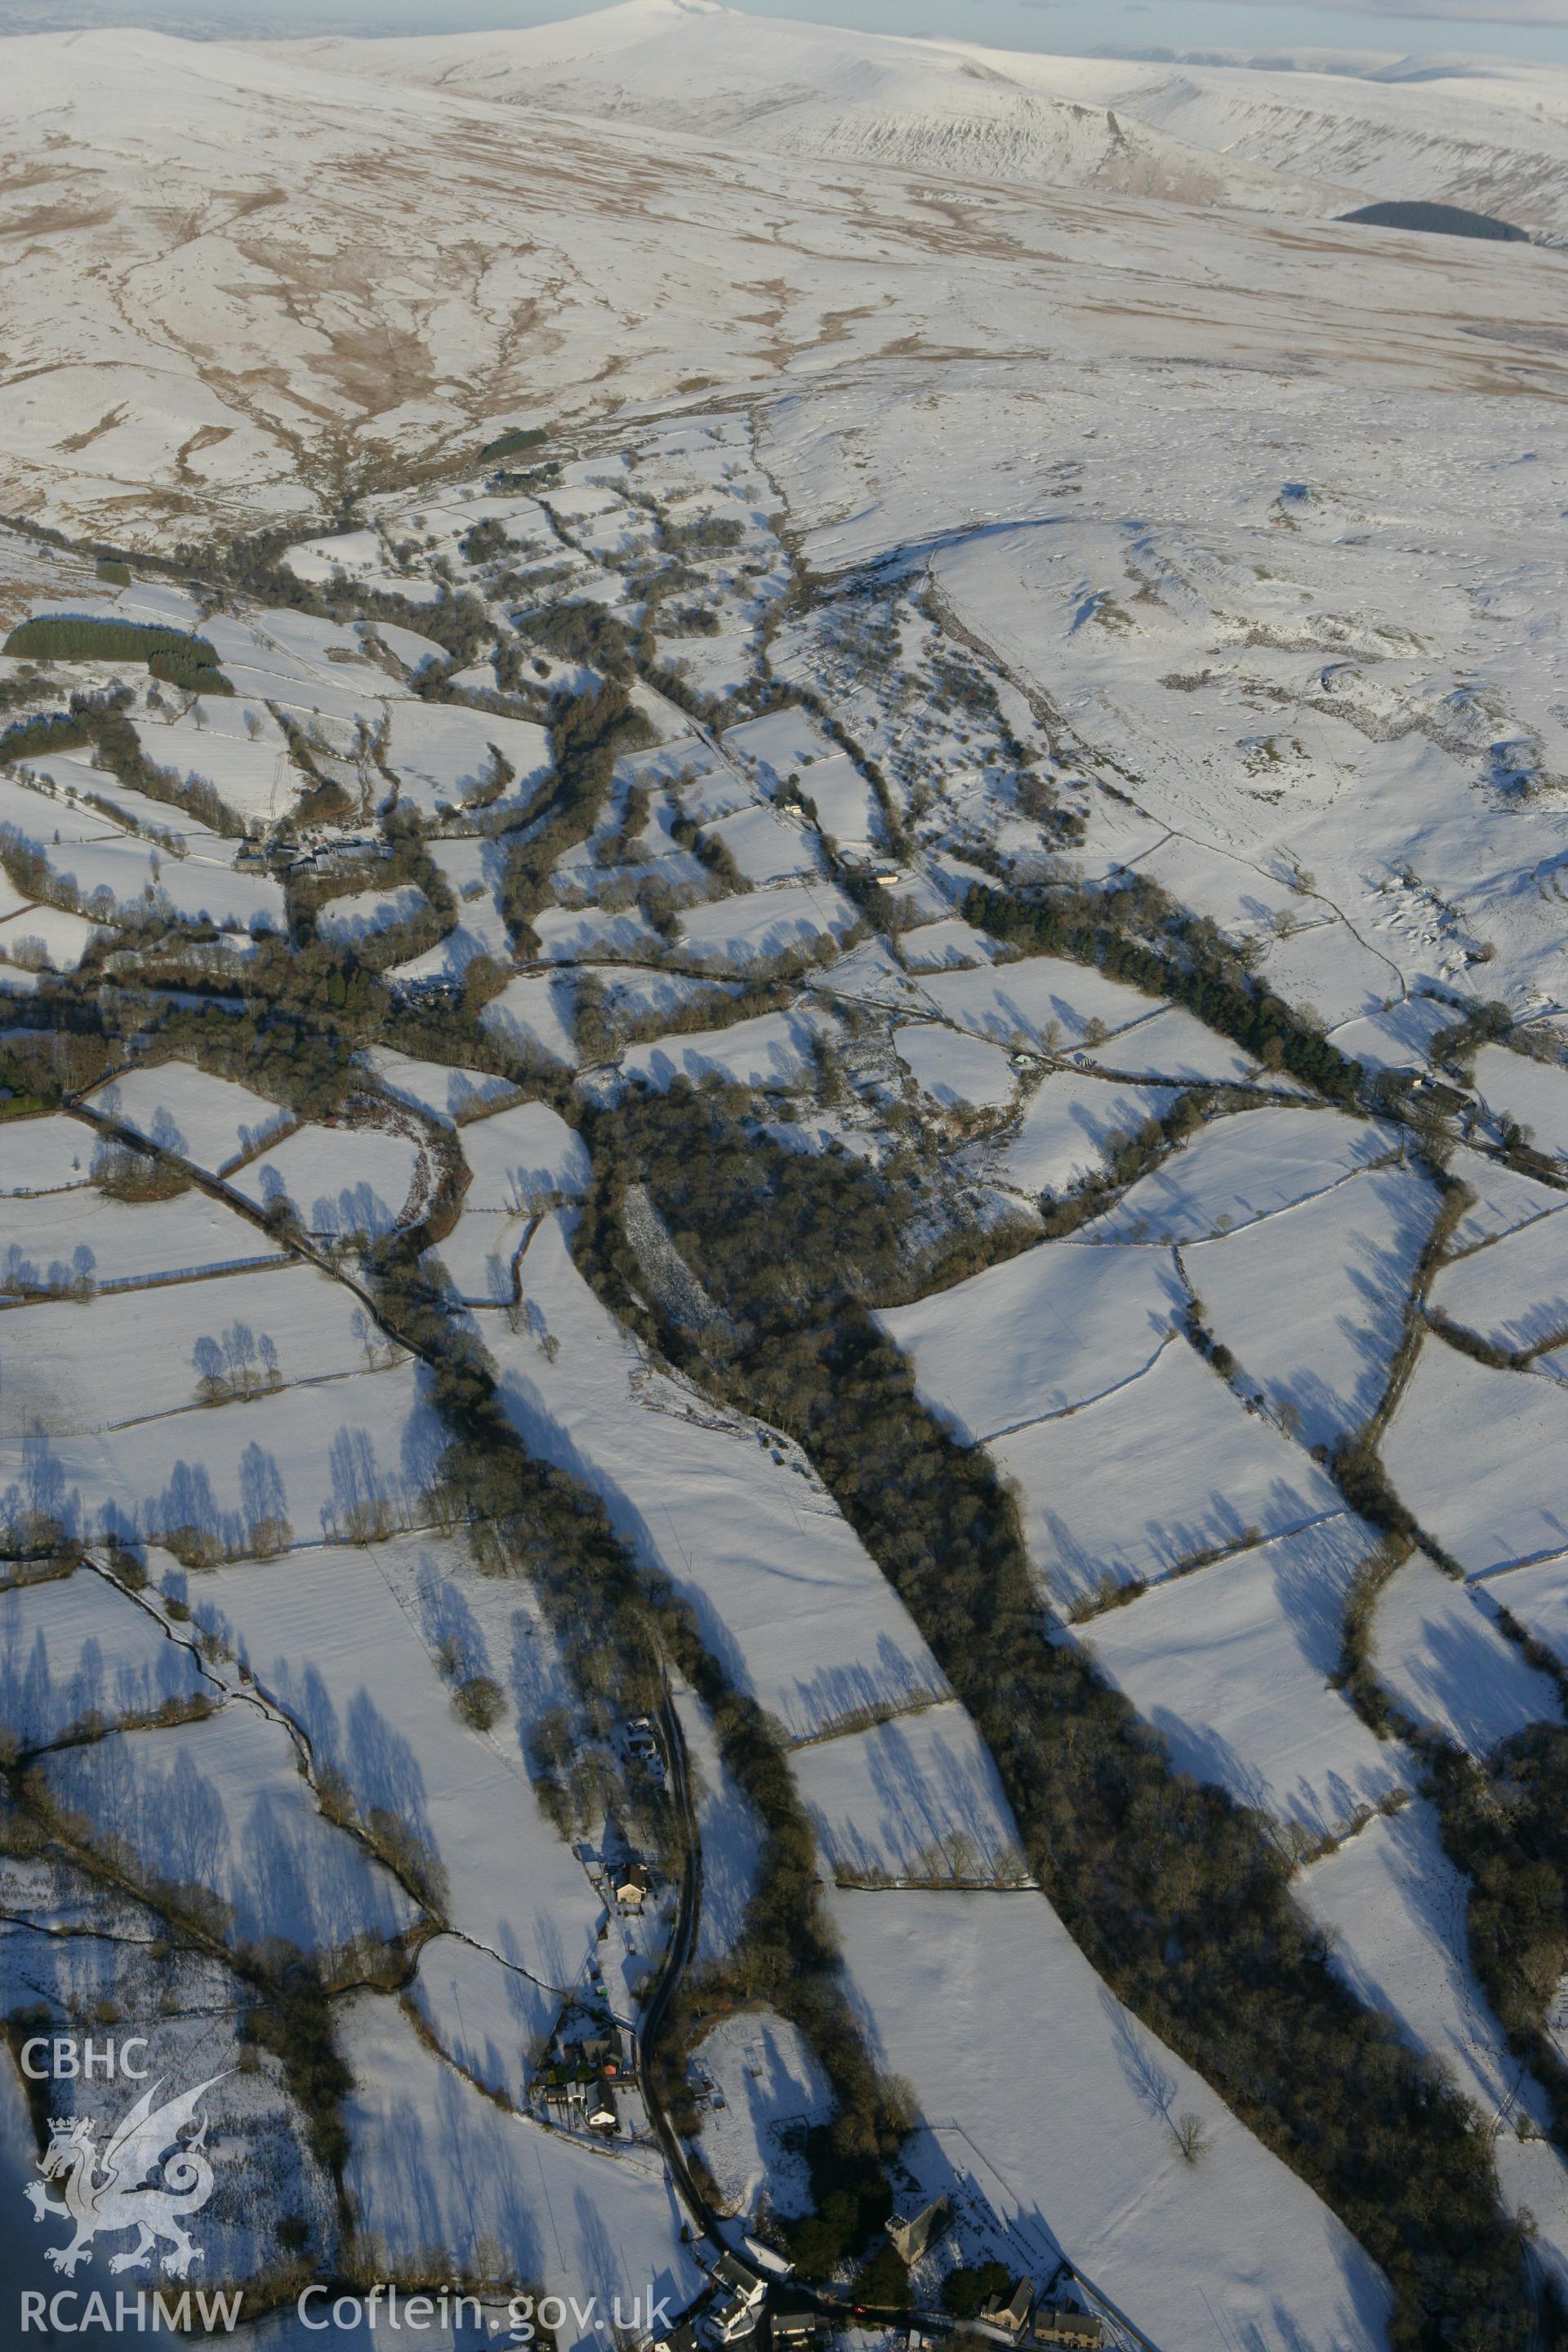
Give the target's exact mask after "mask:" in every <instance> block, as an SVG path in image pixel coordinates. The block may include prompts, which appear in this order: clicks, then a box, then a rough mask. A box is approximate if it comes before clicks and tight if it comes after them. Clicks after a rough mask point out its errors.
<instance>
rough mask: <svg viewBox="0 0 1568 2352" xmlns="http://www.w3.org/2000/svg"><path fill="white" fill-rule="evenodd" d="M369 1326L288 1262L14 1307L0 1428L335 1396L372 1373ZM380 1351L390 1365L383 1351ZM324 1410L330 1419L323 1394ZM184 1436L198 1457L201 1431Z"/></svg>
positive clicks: (338, 1296) (131, 1420)
mask: <svg viewBox="0 0 1568 2352" xmlns="http://www.w3.org/2000/svg"><path fill="white" fill-rule="evenodd" d="M175 1205H177V1204H175ZM134 1213H136V1214H141V1213H142V1212H140V1211H137V1212H134ZM236 1224H237V1230H238V1231H239V1232H240V1233H241V1234H243V1233H245V1232H246V1230H247V1228H246V1227H245V1226H243V1225H239V1224H238V1221H237V1220H236ZM257 1255H258V1256H264V1255H266V1254H265V1253H264V1252H260V1251H258V1253H257ZM356 1315H357V1318H358V1325H357V1326H356V1319H355V1318H356ZM363 1322H364V1316H363V1309H356V1307H355V1306H354V1302H353V1299H352V1298H351V1297H350V1296H349V1294H348V1292H347V1291H345V1290H344V1289H343V1288H342V1286H341V1285H340V1284H338V1283H335V1282H331V1281H330V1280H329V1279H328V1278H327V1276H325V1275H321V1274H318V1273H316V1272H315V1271H314V1269H313V1268H311V1267H310V1266H305V1265H300V1264H298V1263H297V1262H294V1261H290V1260H289V1259H281V1260H278V1261H275V1262H273V1263H271V1264H268V1265H263V1266H262V1267H260V1268H259V1269H258V1271H257V1272H255V1273H252V1274H239V1275H226V1274H212V1275H209V1276H207V1277H206V1278H205V1280H203V1281H200V1282H194V1283H181V1284H178V1285H176V1286H161V1287H160V1288H159V1289H158V1290H157V1291H156V1292H148V1291H145V1290H124V1291H109V1292H106V1293H104V1294H102V1295H101V1296H100V1297H95V1298H91V1299H89V1300H86V1301H85V1302H82V1303H80V1304H79V1303H78V1302H77V1301H76V1300H74V1299H50V1300H48V1301H47V1302H46V1303H42V1304H38V1305H32V1306H26V1307H13V1308H11V1309H10V1310H8V1312H7V1313H6V1314H5V1316H4V1318H0V1350H3V1351H4V1352H3V1354H0V1428H3V1429H5V1431H6V1432H7V1433H8V1434H11V1435H13V1436H18V1435H20V1434H21V1433H23V1432H24V1431H28V1430H31V1431H45V1432H47V1433H50V1434H51V1435H61V1434H65V1433H79V1432H81V1431H85V1430H100V1429H121V1430H125V1431H127V1432H128V1433H129V1432H130V1431H132V1430H133V1429H134V1428H136V1427H137V1426H139V1425H140V1424H141V1423H144V1422H147V1421H150V1420H152V1419H153V1418H154V1417H155V1416H157V1415H160V1414H176V1415H177V1414H179V1413H180V1412H182V1411H183V1410H184V1409H185V1408H187V1407H195V1406H201V1405H203V1404H204V1400H207V1399H211V1398H213V1397H215V1396H216V1397H218V1398H223V1397H228V1398H230V1400H231V1402H228V1403H207V1404H206V1405H205V1410H206V1411H207V1412H208V1413H211V1412H220V1411H222V1412H228V1411H232V1412H237V1413H242V1412H244V1411H245V1400H246V1397H247V1393H250V1392H253V1393H250V1401H251V1402H259V1400H260V1398H261V1397H263V1396H265V1395H267V1394H268V1393H275V1392H276V1391H278V1390H279V1389H280V1388H288V1387H291V1386H293V1385H294V1384H295V1383H297V1382H304V1383H306V1384H307V1385H311V1384H316V1383H321V1382H327V1383H329V1384H330V1386H329V1391H328V1395H330V1392H331V1386H335V1384H336V1383H337V1382H338V1381H342V1379H343V1378H344V1377H345V1376H353V1375H354V1374H356V1373H359V1372H362V1371H363V1370H364V1369H365V1360H366V1342H365V1341H364V1340H362V1339H360V1338H359V1337H358V1328H359V1327H363ZM374 1354H375V1358H376V1360H377V1361H378V1362H384V1361H385V1360H386V1355H387V1350H386V1349H384V1347H383V1346H380V1345H375V1347H374ZM318 1402H319V1405H320V1408H321V1411H322V1412H330V1411H331V1404H330V1402H328V1396H327V1395H324V1396H321V1398H319V1399H318ZM187 1435H188V1442H189V1444H191V1445H192V1447H193V1448H195V1449H196V1450H198V1451H199V1450H200V1446H201V1442H202V1441H201V1437H200V1435H199V1434H198V1433H197V1430H196V1429H195V1426H193V1427H192V1428H191V1429H190V1430H189V1432H188V1433H187ZM132 1442H133V1441H132V1440H131V1439H130V1438H129V1436H128V1438H127V1443H128V1444H129V1443H132Z"/></svg>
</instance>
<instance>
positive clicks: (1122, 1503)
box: [991, 1339, 1340, 1603]
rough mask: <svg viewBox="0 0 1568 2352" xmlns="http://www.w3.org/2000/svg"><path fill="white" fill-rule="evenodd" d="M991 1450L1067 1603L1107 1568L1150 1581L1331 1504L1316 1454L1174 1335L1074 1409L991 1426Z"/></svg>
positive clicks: (1101, 1579) (1035, 1549)
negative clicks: (1157, 1353)
mask: <svg viewBox="0 0 1568 2352" xmlns="http://www.w3.org/2000/svg"><path fill="white" fill-rule="evenodd" d="M991 1454H992V1457H993V1459H994V1462H995V1464H996V1466H997V1468H998V1469H999V1470H1000V1471H1001V1473H1002V1475H1003V1476H1004V1477H1005V1478H1010V1479H1012V1480H1014V1481H1016V1491H1017V1493H1018V1496H1019V1498H1020V1504H1021V1511H1022V1517H1023V1525H1024V1538H1025V1541H1026V1544H1027V1546H1028V1550H1029V1558H1030V1559H1031V1560H1032V1562H1033V1563H1034V1566H1035V1569H1036V1571H1037V1574H1038V1575H1039V1577H1040V1579H1041V1580H1042V1582H1043V1584H1044V1586H1045V1588H1046V1590H1047V1591H1048V1592H1049V1593H1050V1594H1051V1595H1052V1596H1053V1597H1054V1598H1056V1599H1057V1600H1058V1601H1062V1602H1064V1603H1066V1602H1071V1601H1082V1600H1086V1599H1088V1598H1089V1597H1090V1596H1091V1595H1093V1594H1094V1593H1095V1592H1097V1591H1099V1590H1100V1587H1101V1585H1103V1584H1105V1583H1106V1582H1107V1581H1109V1582H1110V1583H1112V1584H1127V1583H1131V1582H1132V1581H1133V1580H1137V1579H1142V1580H1145V1581H1148V1582H1152V1581H1154V1580H1155V1579H1157V1578H1159V1577H1162V1576H1168V1575H1170V1574H1171V1573H1172V1572H1173V1571H1174V1570H1181V1569H1183V1568H1186V1567H1189V1566H1191V1565H1193V1564H1194V1562H1196V1561H1197V1560H1199V1559H1203V1558H1204V1557H1205V1555H1206V1554H1208V1553H1210V1552H1215V1551H1222V1550H1224V1551H1228V1550H1234V1549H1237V1547H1238V1546H1246V1545H1249V1544H1254V1543H1256V1542H1257V1541H1258V1539H1259V1538H1260V1537H1263V1536H1274V1535H1288V1534H1289V1533H1290V1532H1291V1530H1293V1529H1295V1528H1304V1527H1306V1526H1308V1525H1309V1524H1310V1522H1312V1521H1314V1520H1318V1519H1322V1518H1326V1517H1329V1516H1331V1514H1332V1513H1333V1512H1334V1511H1336V1510H1337V1509H1338V1508H1339V1507H1340V1505H1339V1496H1338V1494H1337V1492H1336V1490H1335V1488H1334V1487H1333V1486H1332V1485H1331V1483H1330V1481H1329V1479H1328V1478H1327V1477H1326V1476H1325V1475H1324V1474H1323V1472H1322V1471H1321V1470H1320V1469H1319V1468H1318V1467H1317V1465H1316V1464H1315V1463H1313V1462H1311V1461H1310V1460H1309V1459H1308V1457H1307V1456H1306V1455H1305V1454H1303V1453H1301V1452H1300V1449H1299V1448H1298V1447H1296V1446H1293V1445H1292V1444H1289V1441H1288V1440H1287V1439H1286V1438H1284V1437H1283V1436H1281V1435H1280V1433H1279V1431H1278V1430H1276V1429H1274V1428H1273V1427H1272V1426H1271V1425H1270V1424H1269V1423H1268V1422H1267V1421H1265V1420H1264V1419H1263V1418H1262V1417H1261V1416H1260V1415H1257V1414H1254V1413H1249V1412H1247V1409H1246V1407H1245V1406H1244V1405H1243V1404H1242V1403H1241V1402H1240V1400H1239V1399H1238V1398H1237V1396H1235V1395H1234V1394H1233V1393H1232V1391H1230V1390H1229V1389H1228V1388H1227V1387H1226V1384H1225V1382H1224V1381H1221V1380H1220V1379H1219V1378H1218V1377H1217V1375H1216V1374H1215V1372H1214V1371H1212V1370H1210V1368H1209V1367H1208V1366H1207V1365H1206V1364H1205V1363H1203V1362H1202V1361H1201V1360H1199V1358H1198V1357H1197V1356H1196V1355H1195V1354H1194V1352H1193V1350H1192V1349H1190V1348H1189V1347H1187V1346H1185V1345H1184V1342H1182V1341H1181V1340H1179V1339H1173V1340H1172V1341H1171V1342H1170V1343H1169V1345H1168V1346H1167V1347H1166V1348H1165V1349H1164V1351H1163V1354H1162V1355H1161V1357H1160V1360H1159V1361H1158V1362H1157V1363H1155V1364H1153V1365H1152V1366H1151V1367H1150V1369H1149V1370H1147V1371H1145V1372H1142V1374H1140V1375H1139V1376H1138V1377H1137V1378H1135V1379H1130V1380H1128V1381H1126V1382H1125V1383H1123V1384H1122V1385H1120V1386H1118V1387H1117V1388H1115V1389H1114V1390H1113V1391H1111V1392H1110V1394H1109V1395H1106V1396H1102V1397H1100V1398H1097V1399H1095V1400H1094V1401H1092V1402H1089V1404H1086V1405H1084V1406H1083V1407H1081V1408H1080V1409H1079V1411H1078V1412H1058V1413H1056V1414H1054V1415H1053V1416H1052V1417H1051V1418H1050V1419H1049V1420H1044V1421H1031V1422H1029V1423H1026V1424H1025V1425H1024V1426H1022V1427H1019V1428H1015V1429H1013V1430H1010V1431H1008V1432H1007V1433H1005V1434H1003V1435H1000V1436H996V1437H994V1438H993V1439H992V1440H991Z"/></svg>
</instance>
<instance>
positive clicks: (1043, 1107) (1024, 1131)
mask: <svg viewBox="0 0 1568 2352" xmlns="http://www.w3.org/2000/svg"><path fill="white" fill-rule="evenodd" d="M1174 1099H1175V1095H1174V1092H1173V1089H1172V1088H1170V1087H1130V1086H1118V1085H1116V1084H1115V1083H1114V1082H1113V1081H1111V1080H1109V1079H1106V1078H1099V1077H1094V1076H1090V1075H1089V1074H1088V1073H1087V1072H1084V1071H1079V1070H1060V1071H1055V1072H1053V1073H1052V1074H1051V1075H1050V1076H1047V1078H1046V1079H1045V1080H1044V1082H1043V1083H1042V1084H1041V1085H1040V1086H1038V1087H1036V1088H1035V1090H1034V1092H1033V1093H1032V1094H1031V1095H1030V1096H1029V1097H1028V1099H1027V1101H1026V1103H1025V1105H1024V1108H1023V1113H1022V1115H1021V1117H1020V1118H1019V1120H1018V1124H1017V1128H1016V1132H1015V1133H1014V1134H1012V1135H1011V1136H1010V1137H1009V1138H1008V1139H1007V1143H1006V1147H1005V1150H1003V1151H1002V1152H1001V1153H1000V1154H999V1155H998V1157H997V1162H996V1171H997V1174H998V1175H999V1176H1000V1177H1001V1178H1002V1180H1003V1181H1004V1182H1005V1183H1008V1184H1016V1186H1017V1187H1018V1189H1019V1191H1020V1192H1066V1191H1067V1190H1068V1187H1069V1186H1071V1185H1073V1184H1076V1183H1077V1182H1079V1180H1080V1179H1081V1178H1083V1177H1085V1176H1091V1175H1097V1174H1098V1173H1099V1172H1100V1166H1101V1164H1102V1161H1103V1159H1104V1155H1105V1151H1106V1147H1107V1146H1108V1144H1109V1143H1110V1141H1111V1139H1112V1138H1114V1137H1116V1136H1120V1135H1135V1134H1136V1133H1137V1131H1138V1129H1140V1128H1141V1127H1142V1125H1143V1123H1144V1121H1145V1120H1146V1119H1151V1118H1161V1117H1162V1116H1163V1113H1164V1112H1166V1111H1167V1110H1169V1108H1170V1107H1171V1105H1172V1103H1173V1101H1174Z"/></svg>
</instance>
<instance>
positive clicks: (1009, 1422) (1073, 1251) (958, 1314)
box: [878, 1242, 1185, 1441]
mask: <svg viewBox="0 0 1568 2352" xmlns="http://www.w3.org/2000/svg"><path fill="white" fill-rule="evenodd" d="M1184 1305H1185V1293H1184V1289H1183V1286H1182V1283H1181V1280H1180V1277H1179V1276H1178V1274H1177V1272H1176V1269H1175V1267H1174V1265H1173V1263H1172V1261H1171V1258H1170V1256H1169V1255H1168V1254H1167V1253H1165V1252H1163V1251H1159V1250H1116V1251H1104V1252H1101V1251H1099V1250H1094V1249H1090V1248H1089V1247H1088V1246H1087V1245H1084V1244H1075V1243H1066V1242H1063V1243H1047V1244H1045V1245H1044V1247H1042V1248H1039V1249H1032V1250H1026V1251H1025V1252H1024V1253H1023V1255H1021V1256H1019V1257H1015V1258H1010V1259H1008V1261H1007V1262H1006V1264H1005V1265H997V1266H992V1267H991V1268H990V1269H989V1270H988V1271H987V1272H986V1273H984V1274H977V1275H973V1276H971V1278H970V1279H969V1280H968V1281H967V1282H960V1283H956V1284H955V1285H954V1286H953V1287H952V1289H951V1290H942V1291H937V1292H936V1293H934V1294H933V1296H932V1297H930V1298H922V1299H921V1300H919V1301H918V1302H917V1304H916V1305H914V1306H912V1307H894V1308H892V1309H891V1310H889V1312H887V1313H885V1314H883V1315H881V1316H879V1318H878V1320H879V1322H880V1324H881V1326H882V1328H883V1329H884V1330H885V1331H886V1333H887V1335H888V1337H889V1339H891V1340H892V1341H893V1342H894V1343H895V1345H896V1346H898V1347H900V1348H901V1349H903V1350H904V1352H905V1353H906V1354H907V1355H908V1356H909V1357H910V1359H911V1360H912V1362H913V1365H914V1375H915V1386H916V1387H917V1389H918V1390H919V1391H920V1393H921V1397H922V1399H923V1400H924V1401H925V1402H926V1403H927V1404H929V1405H931V1407H932V1408H933V1410H935V1411H936V1412H940V1413H941V1414H942V1416H943V1417H944V1418H945V1419H946V1420H948V1421H950V1422H951V1423H952V1425H953V1427H954V1429H955V1430H956V1431H957V1432H958V1433H959V1435H960V1436H961V1437H964V1438H967V1439H970V1440H972V1441H973V1440H978V1439H982V1438H987V1437H994V1436H996V1435H998V1434H999V1433H1001V1432H1003V1431H1005V1430H1010V1429H1018V1428H1021V1427H1022V1426H1023V1425H1024V1423H1026V1422H1033V1421H1038V1420H1039V1419H1040V1418H1041V1416H1042V1415H1043V1414H1046V1413H1059V1412H1068V1411H1069V1410H1071V1408H1073V1407H1074V1406H1077V1405H1082V1404H1085V1403H1087V1402H1089V1401H1090V1400H1091V1399H1093V1398H1095V1397H1099V1396H1104V1395H1105V1394H1107V1393H1108V1392H1109V1391H1110V1390H1112V1389H1117V1388H1120V1387H1121V1385H1122V1383H1123V1382H1124V1381H1130V1380H1132V1379H1135V1378H1136V1376H1137V1375H1138V1374H1139V1373H1140V1372H1143V1371H1146V1370H1148V1368H1149V1366H1150V1365H1151V1364H1152V1362H1153V1360H1154V1359H1155V1357H1156V1356H1157V1355H1158V1354H1159V1353H1160V1350H1161V1349H1162V1348H1163V1347H1164V1346H1165V1345H1166V1344H1167V1342H1168V1340H1169V1337H1170V1333H1171V1330H1172V1328H1173V1325H1174V1324H1175V1323H1176V1322H1177V1321H1178V1319H1179V1318H1180V1316H1181V1314H1182V1311H1183V1308H1184Z"/></svg>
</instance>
